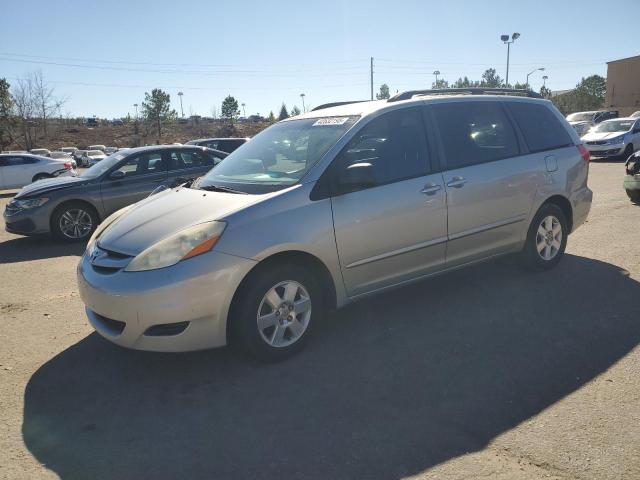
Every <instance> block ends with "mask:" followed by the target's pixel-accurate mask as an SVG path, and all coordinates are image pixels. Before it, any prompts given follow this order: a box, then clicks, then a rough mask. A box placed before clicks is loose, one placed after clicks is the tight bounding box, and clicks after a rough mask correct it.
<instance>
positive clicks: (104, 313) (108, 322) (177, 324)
mask: <svg viewBox="0 0 640 480" xmlns="http://www.w3.org/2000/svg"><path fill="white" fill-rule="evenodd" d="M255 264H256V262H255V261H253V260H249V259H246V258H241V257H236V256H233V255H227V254H224V253H220V252H216V251H213V252H209V253H206V254H203V255H199V256H197V257H193V258H191V259H188V260H184V261H182V262H179V263H177V264H176V265H173V266H172V267H167V268H161V269H158V270H150V271H145V272H125V271H124V270H119V271H117V272H115V273H100V272H99V271H96V269H95V268H94V267H93V266H92V265H91V262H90V260H89V258H88V257H87V254H86V253H85V254H84V255H83V256H82V259H81V260H80V263H79V265H78V269H77V275H78V287H79V291H80V297H81V298H82V301H83V302H84V303H85V306H86V312H87V316H88V317H89V322H90V323H91V325H92V326H93V328H95V330H96V331H97V332H98V333H99V334H100V335H102V336H103V337H105V338H106V339H108V340H110V341H112V342H113V343H116V344H118V345H121V346H123V347H128V348H133V349H136V350H152V351H161V352H184V351H191V350H201V349H204V348H212V347H219V346H222V345H225V344H226V343H227V331H226V329H227V315H228V312H229V306H230V304H231V300H232V299H233V295H234V293H235V291H236V289H237V288H238V286H239V285H240V282H241V281H242V279H243V278H244V277H245V275H246V274H247V273H248V272H249V271H250V270H251V268H253V266H254V265H255ZM185 324H186V328H185Z"/></svg>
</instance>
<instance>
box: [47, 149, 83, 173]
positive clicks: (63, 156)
mask: <svg viewBox="0 0 640 480" xmlns="http://www.w3.org/2000/svg"><path fill="white" fill-rule="evenodd" d="M49 158H54V159H56V160H68V161H70V162H71V165H72V166H73V168H74V169H75V168H76V167H77V166H78V165H77V164H76V161H75V160H74V159H73V157H72V156H71V154H70V153H67V152H61V151H54V152H51V153H50V154H49Z"/></svg>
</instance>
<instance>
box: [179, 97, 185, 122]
mask: <svg viewBox="0 0 640 480" xmlns="http://www.w3.org/2000/svg"><path fill="white" fill-rule="evenodd" d="M182 95H184V94H183V93H182V92H178V96H179V97H180V113H181V114H182V118H184V109H183V108H182Z"/></svg>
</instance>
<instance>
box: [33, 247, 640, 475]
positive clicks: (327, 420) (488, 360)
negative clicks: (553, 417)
mask: <svg viewBox="0 0 640 480" xmlns="http://www.w3.org/2000/svg"><path fill="white" fill-rule="evenodd" d="M638 298H640V284H639V283H638V282H636V281H635V280H633V279H632V278H630V277H629V274H628V272H626V271H625V270H623V269H621V268H619V267H617V266H615V265H611V264H607V263H603V262H600V261H596V260H592V259H588V258H583V257H578V256H571V255H566V256H565V258H564V260H563V261H562V262H561V264H560V265H559V266H558V268H557V269H555V270H554V271H552V272H547V273H544V274H531V273H527V272H523V271H521V270H520V269H518V268H517V267H515V266H514V265H513V262H511V261H510V260H501V261H498V262H494V263H487V264H484V265H479V266H476V267H472V268H469V269H466V270H460V271H458V272H455V273H452V274H449V275H446V276H442V277H439V278H437V279H432V280H429V281H424V282H421V283H418V284H415V285H412V286H409V287H405V288H402V289H398V290H395V291H393V292H390V293H386V294H383V295H379V296H377V297H372V298H370V299H366V300H362V301H360V302H358V303H355V304H352V305H350V306H348V307H346V308H345V309H343V310H340V311H339V312H337V313H335V314H333V315H331V316H330V317H329V318H327V319H326V320H327V321H325V322H323V323H322V324H320V325H319V328H318V329H317V330H316V332H315V333H316V336H315V338H314V339H313V341H312V342H310V343H309V344H308V345H307V348H306V350H305V351H303V352H302V353H301V354H299V355H297V356H295V357H293V358H291V359H289V360H288V361H286V362H283V363H279V364H271V365H260V364H256V363H253V362H251V361H249V360H246V359H244V358H243V357H240V356H239V355H237V354H235V353H234V352H233V350H231V349H219V350H212V351H204V352H196V353H190V354H158V353H148V352H136V351H130V350H125V349H122V348H119V347H116V346H114V345H112V344H110V343H108V342H107V341H105V340H103V339H102V338H101V337H99V336H98V335H97V334H92V335H90V336H88V337H86V338H85V339H83V340H82V341H80V342H78V343H77V344H75V345H73V346H72V347H70V348H68V349H67V350H65V351H64V352H62V353H60V354H59V355H57V356H56V357H54V358H52V359H51V360H49V361H48V362H47V363H46V364H44V365H42V367H40V369H38V371H37V372H35V373H34V374H33V376H32V377H31V379H30V381H29V382H28V385H27V387H26V391H25V399H24V400H25V402H24V403H25V407H24V422H23V429H22V431H23V438H24V442H25V444H26V445H27V447H28V448H29V450H30V451H31V452H32V453H33V454H34V455H35V457H36V459H37V460H38V461H39V462H40V463H42V464H45V465H46V466H47V468H49V469H51V470H53V471H54V472H55V473H56V474H58V475H59V476H60V477H61V478H62V479H70V478H92V479H99V478H123V479H125V478H155V479H162V478H253V479H263V478H264V479H271V478H274V479H281V478H287V479H289V478H292V479H293V478H305V479H309V478H311V479H328V478H330V479H341V478H400V477H404V476H408V475H412V474H416V473H419V472H422V471H424V470H426V469H428V468H430V467H432V466H434V465H436V464H438V463H441V462H444V461H446V460H448V459H451V458H453V457H457V456H460V455H463V454H466V453H468V452H472V451H476V450H479V449H482V448H483V447H484V446H486V445H487V443H488V442H490V441H491V440H492V439H493V438H495V437H496V436H497V435H499V434H501V433H502V432H505V431H507V430H509V429H512V428H514V427H516V426H517V425H519V424H520V423H521V422H523V421H525V420H526V419H528V418H530V417H532V416H534V415H536V414H538V413H540V412H541V411H542V410H544V409H545V408H547V407H548V406H550V405H551V404H553V403H555V402H557V401H559V400H561V399H562V398H564V397H565V396H567V395H568V394H570V393H572V392H574V391H576V390H577V389H579V388H580V387H581V386H583V385H584V384H585V383H587V382H589V381H590V380H592V379H593V378H594V377H596V376H597V375H599V374H601V373H603V372H604V371H605V370H606V369H608V368H609V367H611V366H612V365H613V364H614V363H616V362H617V361H618V360H619V359H620V358H622V357H623V356H625V355H626V354H627V353H628V352H629V351H630V350H631V349H633V348H634V347H635V346H636V345H638V342H639V341H640V328H638V315H637V314H638V306H637V305H638V303H637V302H638Z"/></svg>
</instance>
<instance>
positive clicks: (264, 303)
mask: <svg viewBox="0 0 640 480" xmlns="http://www.w3.org/2000/svg"><path fill="white" fill-rule="evenodd" d="M250 275H251V276H250V277H249V278H248V279H247V281H246V282H245V284H244V285H243V286H242V287H241V290H240V291H239V292H238V295H237V298H236V301H235V305H234V308H233V309H232V315H231V318H230V328H231V334H232V342H233V343H235V344H236V345H237V346H239V347H240V348H242V349H243V350H244V351H245V352H247V353H248V354H250V355H251V356H253V357H255V358H257V359H258V360H262V361H267V362H273V361H278V360H283V359H285V358H287V357H289V356H291V355H292V354H294V353H296V352H298V351H299V350H300V349H301V348H302V347H303V346H304V344H305V343H306V342H307V340H308V338H309V336H310V334H311V331H312V327H313V324H314V322H315V321H317V319H318V318H319V317H320V316H321V310H322V292H321V290H320V288H319V286H318V283H317V282H316V280H315V278H314V277H313V275H311V272H310V271H308V270H306V269H304V268H301V267H298V266H290V265H286V266H279V265H274V266H269V267H265V268H264V269H261V268H259V269H258V270H256V271H254V272H253V273H251V274H250Z"/></svg>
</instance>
